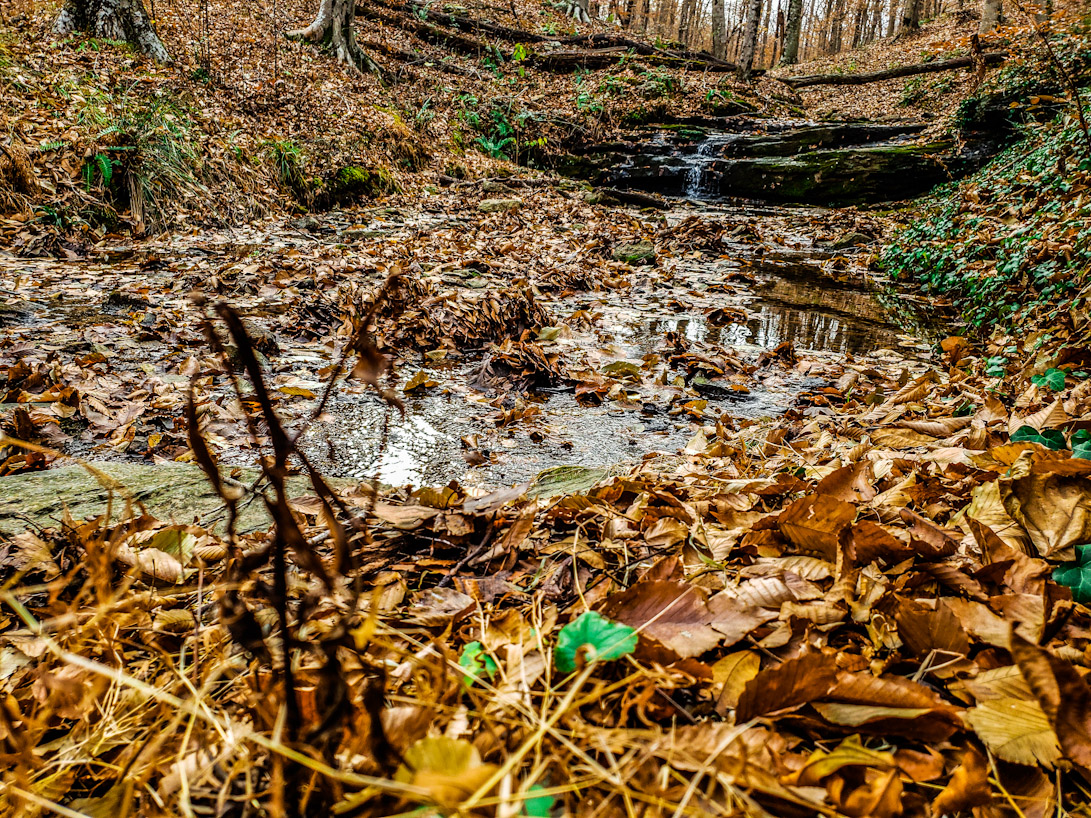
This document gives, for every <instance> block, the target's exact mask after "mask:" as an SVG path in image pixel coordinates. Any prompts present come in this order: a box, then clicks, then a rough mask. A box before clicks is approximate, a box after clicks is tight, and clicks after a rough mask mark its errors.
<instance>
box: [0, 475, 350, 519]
mask: <svg viewBox="0 0 1091 818" xmlns="http://www.w3.org/2000/svg"><path fill="white" fill-rule="evenodd" d="M88 465H89V466H90V467H91V469H94V472H93V471H91V469H88V468H85V467H83V466H61V467H59V468H56V469H48V470H46V471H39V472H23V473H20V474H13V475H8V476H6V477H0V533H3V534H14V533H18V532H20V531H23V530H25V529H26V528H27V527H28V526H30V525H32V524H37V525H39V526H42V527H43V528H50V527H54V526H57V525H59V524H60V521H61V520H63V519H64V513H65V509H67V510H68V513H69V514H71V515H72V518H73V519H75V520H87V519H91V518H94V517H98V516H100V515H102V514H105V513H106V512H107V509H108V508H109V510H110V513H111V517H112V519H113V520H114V521H120V520H121V519H123V517H124V515H125V514H126V513H127V510H129V509H132V510H133V511H135V513H137V514H140V513H142V509H146V510H147V513H149V514H151V515H152V516H154V517H156V518H158V519H160V520H164V521H172V522H175V523H179V524H187V525H188V524H190V523H193V522H199V523H200V524H201V525H203V526H205V527H206V528H209V529H210V530H221V531H222V529H223V526H224V523H225V521H226V519H227V516H226V514H225V513H223V512H222V509H223V502H222V501H221V500H220V498H219V497H218V496H217V495H216V493H215V492H214V491H213V490H212V486H211V484H210V483H209V482H208V480H207V479H206V478H205V475H204V472H202V471H201V469H200V468H198V467H197V466H194V465H191V464H186V463H164V464H144V463H106V462H98V463H89V464H88ZM95 472H97V474H96V473H95ZM226 474H227V470H225V476H226ZM257 475H258V472H257V470H256V469H239V470H237V473H235V477H234V479H235V480H236V481H237V482H239V483H243V484H246V485H250V484H251V483H253V482H254V480H255V479H256V477H257ZM337 482H338V483H339V484H341V485H345V484H348V483H351V482H352V481H343V480H342V481H337ZM288 486H289V490H290V491H291V492H292V493H294V494H295V495H298V496H302V495H304V494H311V493H313V491H314V489H313V488H312V487H311V484H310V481H309V480H308V479H307V478H305V477H291V478H289V479H288ZM271 524H272V520H271V519H270V517H269V514H268V512H266V510H265V506H264V504H262V503H261V502H260V501H258V500H255V501H251V502H249V503H246V502H245V501H244V502H243V503H241V504H240V512H239V521H238V526H237V528H238V530H239V531H240V532H247V531H256V530H259V529H264V528H268V527H269V526H270V525H271Z"/></svg>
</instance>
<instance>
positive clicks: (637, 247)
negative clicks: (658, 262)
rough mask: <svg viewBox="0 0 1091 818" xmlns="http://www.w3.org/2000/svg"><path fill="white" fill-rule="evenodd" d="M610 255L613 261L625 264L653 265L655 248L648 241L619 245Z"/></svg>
mask: <svg viewBox="0 0 1091 818" xmlns="http://www.w3.org/2000/svg"><path fill="white" fill-rule="evenodd" d="M610 255H611V256H612V257H613V259H614V260H615V261H624V262H625V263H626V264H632V265H638V264H655V247H654V246H653V245H652V243H651V242H650V241H638V242H634V243H632V244H619V245H618V246H617V247H615V248H614V250H613V252H612V253H611V254H610Z"/></svg>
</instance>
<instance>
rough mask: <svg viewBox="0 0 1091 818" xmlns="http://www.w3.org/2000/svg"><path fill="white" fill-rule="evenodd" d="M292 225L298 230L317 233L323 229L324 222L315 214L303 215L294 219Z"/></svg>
mask: <svg viewBox="0 0 1091 818" xmlns="http://www.w3.org/2000/svg"><path fill="white" fill-rule="evenodd" d="M291 225H292V227H294V228H295V229H296V230H306V231H307V232H308V233H317V232H319V231H320V230H322V222H320V221H319V220H318V219H316V218H315V217H314V216H302V217H300V218H298V219H293V220H292V222H291Z"/></svg>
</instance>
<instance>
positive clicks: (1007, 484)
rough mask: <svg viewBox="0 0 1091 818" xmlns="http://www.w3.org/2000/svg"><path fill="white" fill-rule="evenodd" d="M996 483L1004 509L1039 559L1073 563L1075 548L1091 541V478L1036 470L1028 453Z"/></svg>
mask: <svg viewBox="0 0 1091 818" xmlns="http://www.w3.org/2000/svg"><path fill="white" fill-rule="evenodd" d="M998 482H999V488H1000V499H1001V501H1002V502H1003V504H1004V509H1005V510H1006V511H1007V512H1008V514H1010V515H1011V517H1012V518H1013V519H1014V520H1015V521H1016V522H1018V523H1019V524H1020V525H1021V526H1022V527H1023V529H1024V530H1025V531H1026V533H1027V535H1028V536H1029V537H1030V541H1031V543H1032V544H1033V545H1034V547H1035V548H1036V549H1037V551H1038V554H1039V555H1040V556H1042V557H1046V558H1050V559H1057V560H1071V559H1075V554H1076V550H1075V547H1076V545H1078V544H1081V543H1085V542H1088V541H1089V540H1091V478H1089V477H1085V476H1082V475H1077V476H1065V475H1061V474H1054V473H1051V472H1048V471H1045V472H1043V471H1039V470H1036V469H1035V467H1034V465H1033V464H1032V461H1031V456H1030V454H1029V453H1024V455H1023V456H1021V457H1020V458H1019V460H1018V461H1017V462H1016V463H1015V464H1014V465H1013V466H1012V467H1011V471H1010V473H1009V475H1008V476H1004V477H1001V478H1000V480H999V481H998Z"/></svg>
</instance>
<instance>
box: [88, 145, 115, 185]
mask: <svg viewBox="0 0 1091 818" xmlns="http://www.w3.org/2000/svg"><path fill="white" fill-rule="evenodd" d="M81 175H82V176H83V186H84V189H86V190H87V191H90V190H91V188H92V187H94V184H95V179H96V178H98V179H100V180H101V181H102V186H103V188H108V187H110V182H111V180H112V179H113V178H114V160H113V159H111V158H110V157H109V156H107V155H106V154H105V153H104V152H103V151H99V152H97V153H96V154H95V155H94V156H92V157H91V158H90V159H88V160H87V161H86V162H85V163H84V165H83V172H82V174H81Z"/></svg>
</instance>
